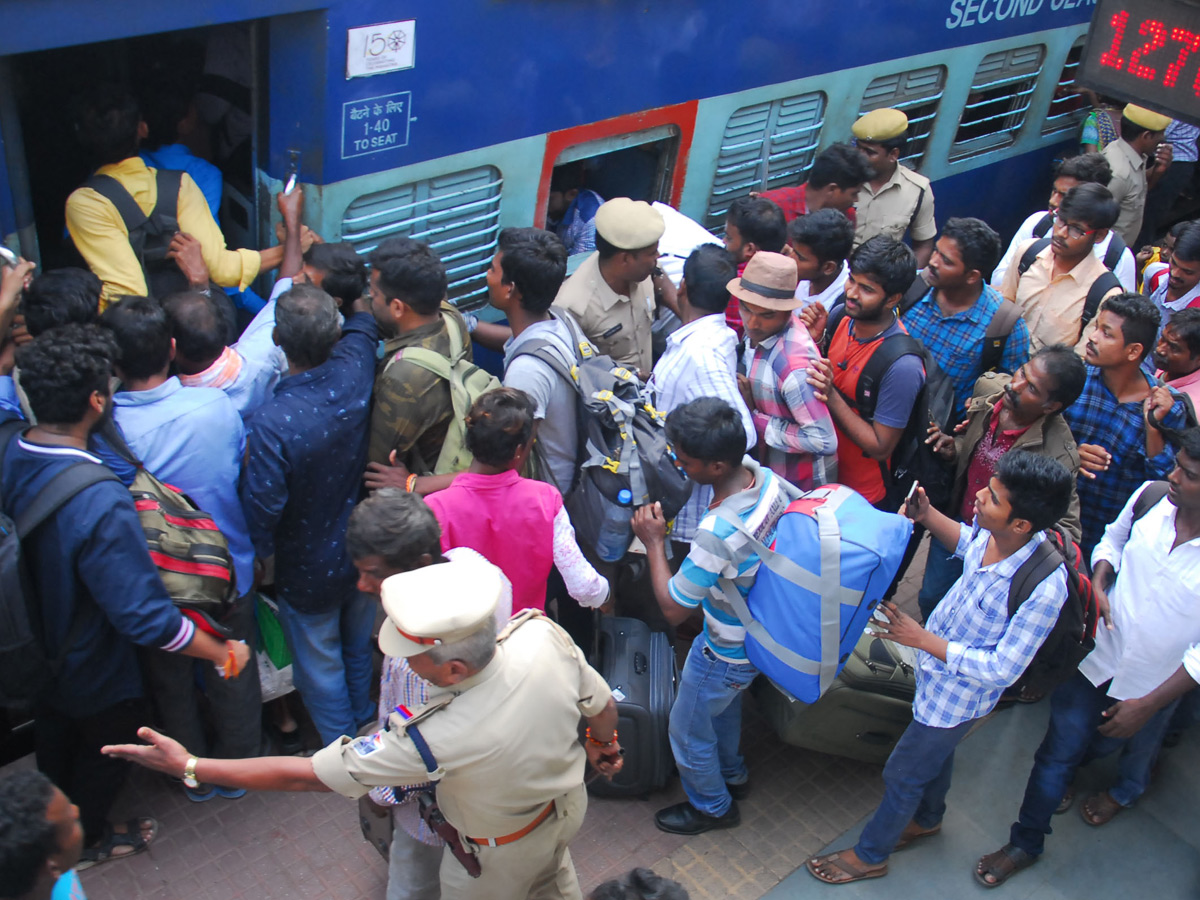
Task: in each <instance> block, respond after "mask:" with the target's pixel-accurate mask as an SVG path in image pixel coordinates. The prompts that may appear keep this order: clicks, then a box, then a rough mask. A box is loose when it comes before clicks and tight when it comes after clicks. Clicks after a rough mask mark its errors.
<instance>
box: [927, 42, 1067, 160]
mask: <svg viewBox="0 0 1200 900" xmlns="http://www.w3.org/2000/svg"><path fill="white" fill-rule="evenodd" d="M1045 57H1046V48H1045V47H1044V46H1043V45H1041V44H1035V45H1033V46H1031V47H1015V48H1013V49H1011V50H1000V51H998V52H996V53H989V54H988V55H987V56H985V57H984V58H983V61H982V62H980V64H979V68H978V69H976V70H975V78H974V79H973V80H972V82H971V93H970V95H969V96H968V98H967V103H966V105H965V106H964V107H963V111H962V116H961V118H960V119H959V122H958V133H957V134H956V135H955V137H954V146H953V147H952V148H951V150H950V159H951V161H956V160H962V159H969V158H971V157H974V156H980V155H982V154H984V153H987V152H989V151H991V150H997V149H999V148H1001V147H1007V146H1008V145H1009V144H1012V143H1014V142H1015V141H1016V139H1017V135H1018V133H1019V132H1020V131H1021V127H1022V126H1023V125H1024V124H1025V114H1026V112H1027V111H1028V109H1029V104H1030V102H1031V100H1032V98H1033V91H1034V88H1035V87H1036V86H1037V80H1038V76H1039V75H1040V74H1041V72H1042V62H1043V60H1044V59H1045Z"/></svg>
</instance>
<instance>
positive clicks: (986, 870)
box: [972, 844, 1038, 888]
mask: <svg viewBox="0 0 1200 900" xmlns="http://www.w3.org/2000/svg"><path fill="white" fill-rule="evenodd" d="M1037 861H1038V857H1036V856H1030V855H1029V854H1028V853H1026V852H1025V851H1024V850H1022V849H1021V848H1020V847H1017V846H1014V845H1013V844H1005V845H1004V846H1003V847H1001V848H1000V849H999V850H997V851H996V852H995V853H989V854H987V855H986V856H983V857H980V860H979V863H978V864H977V865H976V866H975V868H974V869H973V870H972V874H973V875H974V876H975V880H976V881H978V882H979V883H980V884H982V885H983V886H984V887H985V888H994V887H1000V885H1002V884H1004V882H1006V881H1008V879H1010V878H1012V877H1013V876H1014V875H1016V874H1017V873H1018V872H1020V871H1021V870H1022V869H1028V868H1029V867H1030V866H1032V865H1033V864H1034V863H1035V862H1037ZM980 866H982V867H983V871H982V872H980V871H979V868H980ZM987 875H991V876H992V877H993V878H995V879H996V880H995V881H988V880H987V878H986V877H985V876H987Z"/></svg>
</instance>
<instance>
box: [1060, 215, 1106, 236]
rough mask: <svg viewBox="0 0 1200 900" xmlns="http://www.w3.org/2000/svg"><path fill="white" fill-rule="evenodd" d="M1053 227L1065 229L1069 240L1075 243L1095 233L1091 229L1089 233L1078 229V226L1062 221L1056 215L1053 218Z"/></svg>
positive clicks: (1062, 219)
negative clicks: (1069, 237)
mask: <svg viewBox="0 0 1200 900" xmlns="http://www.w3.org/2000/svg"><path fill="white" fill-rule="evenodd" d="M1054 227H1055V228H1065V229H1066V230H1067V234H1069V235H1070V236H1071V238H1072V239H1073V240H1076V241H1078V240H1082V239H1083V238H1085V237H1087V236H1088V235H1089V234H1095V233H1096V229H1094V228H1093V229H1091V230H1090V231H1089V230H1087V229H1084V228H1080V227H1079V226H1078V225H1073V224H1071V223H1070V222H1068V221H1067V220H1066V219H1064V218H1063V217H1062V216H1060V215H1058V214H1057V213H1056V214H1055V216H1054Z"/></svg>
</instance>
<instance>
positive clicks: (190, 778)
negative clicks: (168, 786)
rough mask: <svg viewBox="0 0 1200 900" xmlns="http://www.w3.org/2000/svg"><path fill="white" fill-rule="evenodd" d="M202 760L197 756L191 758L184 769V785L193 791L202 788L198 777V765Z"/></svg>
mask: <svg viewBox="0 0 1200 900" xmlns="http://www.w3.org/2000/svg"><path fill="white" fill-rule="evenodd" d="M198 762H200V760H199V759H198V758H197V757H195V756H189V757H188V761H187V765H186V766H184V767H183V783H184V784H186V785H187V786H188V787H190V788H191V789H192V790H193V791H194V790H195V789H196V788H198V787H200V779H199V778H197V777H196V763H198Z"/></svg>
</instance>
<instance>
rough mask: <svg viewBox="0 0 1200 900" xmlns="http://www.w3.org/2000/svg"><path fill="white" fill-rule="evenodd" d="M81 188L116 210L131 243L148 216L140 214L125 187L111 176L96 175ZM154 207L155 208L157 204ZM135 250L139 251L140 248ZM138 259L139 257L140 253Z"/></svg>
mask: <svg viewBox="0 0 1200 900" xmlns="http://www.w3.org/2000/svg"><path fill="white" fill-rule="evenodd" d="M83 186H84V187H89V188H91V189H92V190H93V191H95V192H96V193H97V194H99V195H100V196H101V197H103V198H104V199H105V200H107V201H108V202H109V203H111V204H112V205H113V206H114V207H115V208H116V210H117V213H118V214H119V215H120V216H121V221H122V222H124V223H125V230H126V231H128V232H129V238H130V243H133V241H134V237H133V235H134V233H135V232H136V230H137V229H138V228H140V227H141V226H142V225H145V224H146V220H147V219H148V218H149V216H147V215H146V214H145V213H144V212H142V208H141V207H140V206H138V204H137V201H136V200H134V199H133V195H132V194H131V193H129V191H127V190H126V189H125V185H123V184H121V182H119V181H117V179H115V178H113V177H112V176H111V175H101V174H98V173H97V174H95V175H92V176H91V177H90V178H88V180H87V181H85V182H84V183H83ZM155 205H156V206H157V202H156V204H155ZM135 249H138V250H140V248H135ZM138 257H139V258H140V257H141V253H140V252H139V253H138Z"/></svg>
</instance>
